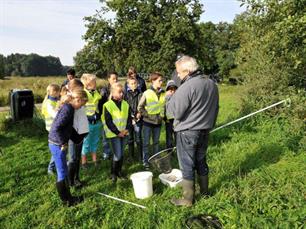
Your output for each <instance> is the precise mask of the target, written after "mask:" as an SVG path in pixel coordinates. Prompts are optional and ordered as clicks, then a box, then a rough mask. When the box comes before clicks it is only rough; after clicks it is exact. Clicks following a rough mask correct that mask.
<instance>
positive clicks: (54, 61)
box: [5, 53, 65, 76]
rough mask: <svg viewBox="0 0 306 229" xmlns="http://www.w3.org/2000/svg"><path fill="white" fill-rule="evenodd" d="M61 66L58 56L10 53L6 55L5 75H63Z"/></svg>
mask: <svg viewBox="0 0 306 229" xmlns="http://www.w3.org/2000/svg"><path fill="white" fill-rule="evenodd" d="M63 74H65V72H63V66H62V64H61V61H60V59H59V58H58V57H53V56H46V57H43V56H40V55H37V54H33V53H32V54H29V55H25V54H19V53H16V54H11V55H9V56H7V57H6V61H5V75H7V76H48V75H49V76H58V75H63Z"/></svg>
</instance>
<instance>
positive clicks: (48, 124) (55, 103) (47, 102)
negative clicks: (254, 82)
mask: <svg viewBox="0 0 306 229" xmlns="http://www.w3.org/2000/svg"><path fill="white" fill-rule="evenodd" d="M58 105H59V102H58V101H54V100H51V99H48V98H47V99H45V100H44V101H43V104H42V106H41V113H42V115H43V116H44V117H45V124H46V130H47V131H50V129H51V125H52V123H53V121H54V118H55V117H54V115H51V111H50V110H48V107H51V109H52V110H53V111H54V110H55V109H57V107H58Z"/></svg>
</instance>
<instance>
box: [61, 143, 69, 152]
mask: <svg viewBox="0 0 306 229" xmlns="http://www.w3.org/2000/svg"><path fill="white" fill-rule="evenodd" d="M67 149H68V144H67V143H66V144H64V145H62V146H61V151H66V150H67Z"/></svg>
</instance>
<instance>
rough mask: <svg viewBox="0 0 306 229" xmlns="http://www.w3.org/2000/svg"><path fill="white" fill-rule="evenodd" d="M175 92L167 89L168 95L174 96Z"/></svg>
mask: <svg viewBox="0 0 306 229" xmlns="http://www.w3.org/2000/svg"><path fill="white" fill-rule="evenodd" d="M173 94H174V91H173V90H168V91H166V96H172V95H173Z"/></svg>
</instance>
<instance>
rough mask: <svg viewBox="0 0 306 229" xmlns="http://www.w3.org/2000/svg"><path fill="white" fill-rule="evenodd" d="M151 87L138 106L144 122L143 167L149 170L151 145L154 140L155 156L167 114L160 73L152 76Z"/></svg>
mask: <svg viewBox="0 0 306 229" xmlns="http://www.w3.org/2000/svg"><path fill="white" fill-rule="evenodd" d="M150 81H151V87H150V88H149V89H147V90H146V91H145V92H144V93H143V95H142V97H141V99H140V101H139V104H138V108H137V109H138V111H139V112H140V114H141V116H142V120H143V129H142V131H143V135H142V136H143V166H144V168H145V169H149V167H150V166H149V163H148V159H149V156H150V154H149V145H150V138H151V136H152V140H153V155H154V154H156V153H157V152H158V150H159V137H160V131H161V125H162V120H163V118H164V114H165V92H164V90H163V89H162V84H163V78H162V75H161V74H160V73H158V72H154V73H151V74H150Z"/></svg>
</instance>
